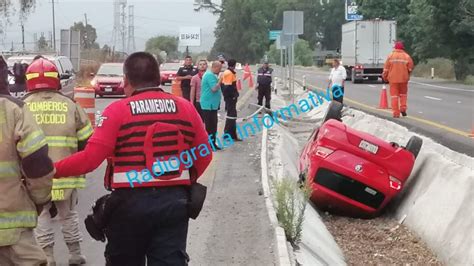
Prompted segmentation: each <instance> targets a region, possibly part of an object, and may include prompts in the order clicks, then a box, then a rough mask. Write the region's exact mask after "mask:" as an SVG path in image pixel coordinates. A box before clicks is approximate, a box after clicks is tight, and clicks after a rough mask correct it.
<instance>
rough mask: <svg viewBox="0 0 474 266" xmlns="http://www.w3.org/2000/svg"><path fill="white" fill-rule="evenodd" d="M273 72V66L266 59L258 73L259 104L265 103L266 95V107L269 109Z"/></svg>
mask: <svg viewBox="0 0 474 266" xmlns="http://www.w3.org/2000/svg"><path fill="white" fill-rule="evenodd" d="M272 73H273V68H271V67H270V66H269V65H268V61H266V60H265V61H264V62H263V66H262V67H261V68H259V69H258V73H257V90H258V105H260V106H262V105H263V98H264V97H265V108H268V109H270V101H271V99H272Z"/></svg>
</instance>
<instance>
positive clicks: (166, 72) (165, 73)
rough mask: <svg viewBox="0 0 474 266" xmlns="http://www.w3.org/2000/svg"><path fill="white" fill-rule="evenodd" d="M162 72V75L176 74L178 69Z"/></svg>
mask: <svg viewBox="0 0 474 266" xmlns="http://www.w3.org/2000/svg"><path fill="white" fill-rule="evenodd" d="M160 73H161V75H176V71H174V70H162V71H160Z"/></svg>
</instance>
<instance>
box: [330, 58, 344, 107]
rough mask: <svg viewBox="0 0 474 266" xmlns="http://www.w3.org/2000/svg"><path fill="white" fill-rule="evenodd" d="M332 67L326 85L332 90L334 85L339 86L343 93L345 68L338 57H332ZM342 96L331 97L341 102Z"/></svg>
mask: <svg viewBox="0 0 474 266" xmlns="http://www.w3.org/2000/svg"><path fill="white" fill-rule="evenodd" d="M332 66H333V68H332V69H331V74H329V84H328V87H329V88H331V90H332V91H334V89H335V88H337V87H336V86H338V87H340V89H341V90H342V93H343V94H344V82H345V81H346V77H347V73H346V69H345V68H344V67H343V66H341V62H340V61H339V59H334V61H333V63H332ZM333 94H334V93H333ZM343 98H344V96H341V97H333V99H334V100H335V101H338V102H340V103H342V100H343Z"/></svg>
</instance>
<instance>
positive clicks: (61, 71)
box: [52, 59, 64, 74]
mask: <svg viewBox="0 0 474 266" xmlns="http://www.w3.org/2000/svg"><path fill="white" fill-rule="evenodd" d="M52 61H53V63H54V64H55V65H56V67H57V68H58V72H59V74H63V73H64V68H63V67H62V65H61V61H60V60H59V59H53V60H52Z"/></svg>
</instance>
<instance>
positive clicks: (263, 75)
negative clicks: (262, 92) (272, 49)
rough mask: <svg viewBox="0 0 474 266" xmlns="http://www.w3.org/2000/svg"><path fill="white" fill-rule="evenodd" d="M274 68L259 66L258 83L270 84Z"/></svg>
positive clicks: (261, 84)
mask: <svg viewBox="0 0 474 266" xmlns="http://www.w3.org/2000/svg"><path fill="white" fill-rule="evenodd" d="M272 73H273V68H270V67H269V68H263V67H261V68H259V69H258V73H257V83H258V85H259V86H270V85H271V84H272Z"/></svg>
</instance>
